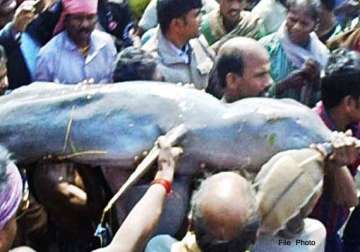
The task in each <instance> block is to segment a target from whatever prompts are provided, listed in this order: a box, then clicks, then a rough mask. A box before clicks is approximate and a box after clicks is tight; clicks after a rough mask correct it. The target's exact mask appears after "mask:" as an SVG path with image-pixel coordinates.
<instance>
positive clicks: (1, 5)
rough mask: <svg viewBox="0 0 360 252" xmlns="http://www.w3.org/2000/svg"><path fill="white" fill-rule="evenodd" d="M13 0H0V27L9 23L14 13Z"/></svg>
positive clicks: (14, 2)
mask: <svg viewBox="0 0 360 252" xmlns="http://www.w3.org/2000/svg"><path fill="white" fill-rule="evenodd" d="M15 7H16V1H15V0H5V1H4V0H3V1H1V0H0V29H1V28H3V27H4V26H5V25H6V24H7V23H9V22H10V21H11V20H12V18H13V16H14V14H15Z"/></svg>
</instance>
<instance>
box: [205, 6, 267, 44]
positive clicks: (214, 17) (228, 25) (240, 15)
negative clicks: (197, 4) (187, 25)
mask: <svg viewBox="0 0 360 252" xmlns="http://www.w3.org/2000/svg"><path fill="white" fill-rule="evenodd" d="M246 5H247V2H246V1H245V0H221V1H220V5H219V8H217V9H215V10H213V11H211V12H210V13H209V14H207V15H206V16H204V19H203V22H202V24H201V32H202V33H203V34H204V36H205V38H206V40H207V41H208V43H209V45H212V44H214V43H215V42H217V41H218V40H220V39H222V40H221V41H222V42H221V43H223V42H224V41H226V40H227V39H229V38H231V37H234V36H244V37H251V38H255V39H259V38H261V37H262V36H263V35H264V34H263V33H264V28H263V25H262V22H261V20H260V18H258V17H257V16H255V15H253V14H251V13H250V12H248V11H244V8H245V7H246ZM225 35H227V36H225ZM224 36H225V37H224Z"/></svg>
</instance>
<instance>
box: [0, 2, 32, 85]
mask: <svg viewBox="0 0 360 252" xmlns="http://www.w3.org/2000/svg"><path fill="white" fill-rule="evenodd" d="M35 4H36V1H24V2H23V3H22V4H21V5H20V6H19V7H18V8H17V9H16V10H15V7H16V2H15V0H6V1H5V0H2V1H0V29H1V30H0V45H2V46H3V47H4V49H5V51H6V55H7V58H8V61H7V69H8V78H9V82H10V88H11V89H15V88H17V87H20V86H22V85H27V84H29V83H31V75H30V71H29V68H28V66H27V63H26V61H25V58H24V54H23V52H22V49H21V47H20V46H21V43H20V39H21V35H22V33H23V32H24V31H25V30H26V28H27V26H28V25H29V24H30V23H31V22H32V21H33V20H34V18H35V17H36V13H35V12H36V8H35Z"/></svg>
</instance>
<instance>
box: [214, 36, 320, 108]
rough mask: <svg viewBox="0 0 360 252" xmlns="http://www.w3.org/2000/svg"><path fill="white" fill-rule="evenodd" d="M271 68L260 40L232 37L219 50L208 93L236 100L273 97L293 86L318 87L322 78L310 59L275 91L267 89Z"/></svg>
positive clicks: (305, 100) (278, 85)
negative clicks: (316, 85)
mask: <svg viewBox="0 0 360 252" xmlns="http://www.w3.org/2000/svg"><path fill="white" fill-rule="evenodd" d="M269 71H270V60H269V54H268V52H267V51H266V50H265V48H264V47H263V46H262V45H261V44H260V43H259V42H257V41H255V40H253V39H251V38H245V37H241V38H240V37H239V38H232V39H230V40H229V41H227V42H226V43H225V44H224V45H223V46H222V47H221V48H220V50H219V53H218V57H217V59H216V62H215V66H214V68H213V69H212V71H211V74H210V77H209V85H208V88H207V92H208V93H210V94H212V95H214V96H215V97H217V98H219V99H221V98H222V99H223V101H225V102H234V101H237V100H239V99H241V98H246V97H257V96H264V95H267V96H271V97H273V96H275V95H278V94H280V93H282V92H285V91H286V90H288V89H291V88H302V87H303V86H305V85H308V83H312V84H313V85H314V86H315V84H316V83H317V82H318V79H319V78H320V71H319V68H318V67H317V65H316V64H315V63H314V62H311V61H308V62H306V64H305V66H304V67H303V68H302V69H300V70H298V71H296V72H294V73H292V74H291V75H289V77H288V78H286V79H284V80H283V81H281V82H279V83H278V84H277V87H278V88H277V89H276V93H274V92H267V91H268V90H269V87H270V86H271V84H272V78H271V76H270V73H269ZM269 91H270V90H269ZM303 101H304V103H305V104H309V103H311V102H313V100H309V101H308V100H307V99H304V100H303Z"/></svg>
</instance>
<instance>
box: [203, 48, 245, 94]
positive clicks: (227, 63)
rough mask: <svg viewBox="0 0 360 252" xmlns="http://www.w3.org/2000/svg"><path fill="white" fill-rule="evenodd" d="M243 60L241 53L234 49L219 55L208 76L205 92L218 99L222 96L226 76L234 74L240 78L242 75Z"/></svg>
mask: <svg viewBox="0 0 360 252" xmlns="http://www.w3.org/2000/svg"><path fill="white" fill-rule="evenodd" d="M243 58H244V56H243V53H242V51H241V50H238V49H235V48H234V49H231V50H227V51H224V52H223V53H220V54H219V55H218V57H217V59H216V61H215V64H214V66H213V68H212V70H211V72H210V74H209V81H208V86H207V88H206V92H207V93H209V94H212V95H213V96H215V97H216V98H219V99H220V98H221V97H222V96H223V95H224V90H225V88H226V75H227V74H228V73H235V74H238V75H240V76H242V75H243V72H244V59H243Z"/></svg>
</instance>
